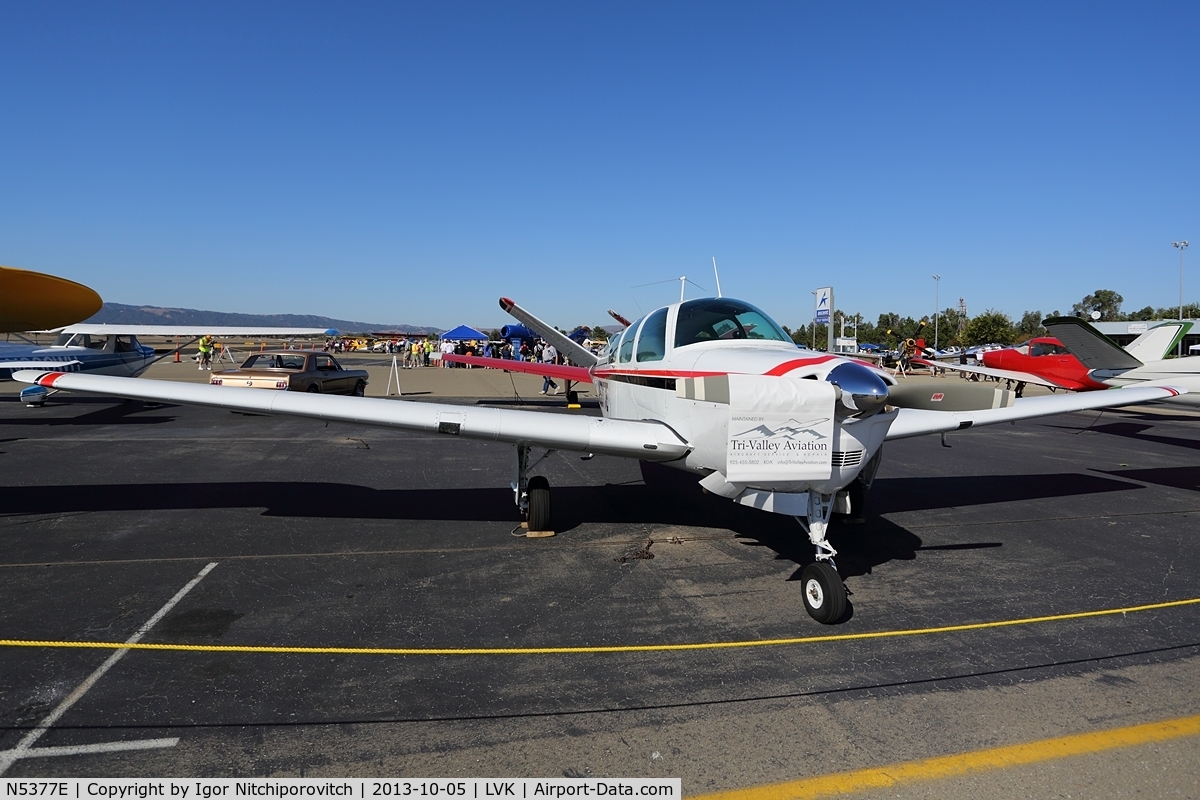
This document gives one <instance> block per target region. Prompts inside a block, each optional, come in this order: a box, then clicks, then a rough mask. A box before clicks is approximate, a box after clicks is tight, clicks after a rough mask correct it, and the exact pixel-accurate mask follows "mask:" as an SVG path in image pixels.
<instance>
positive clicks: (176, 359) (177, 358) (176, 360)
mask: <svg viewBox="0 0 1200 800" xmlns="http://www.w3.org/2000/svg"><path fill="white" fill-rule="evenodd" d="M175 363H176V364H178V363H179V351H178V350H176V351H175Z"/></svg>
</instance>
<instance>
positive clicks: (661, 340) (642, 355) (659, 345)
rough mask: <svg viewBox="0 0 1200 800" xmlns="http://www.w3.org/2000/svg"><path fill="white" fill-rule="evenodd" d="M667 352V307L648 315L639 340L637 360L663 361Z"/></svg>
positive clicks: (641, 361)
mask: <svg viewBox="0 0 1200 800" xmlns="http://www.w3.org/2000/svg"><path fill="white" fill-rule="evenodd" d="M666 354H667V309H665V308H660V309H659V310H658V311H655V312H654V313H653V314H651V315H650V316H648V317H646V322H645V324H643V325H642V329H641V332H640V333H639V334H638V340H637V360H638V362H639V363H643V362H646V361H662V360H663V357H664V356H666Z"/></svg>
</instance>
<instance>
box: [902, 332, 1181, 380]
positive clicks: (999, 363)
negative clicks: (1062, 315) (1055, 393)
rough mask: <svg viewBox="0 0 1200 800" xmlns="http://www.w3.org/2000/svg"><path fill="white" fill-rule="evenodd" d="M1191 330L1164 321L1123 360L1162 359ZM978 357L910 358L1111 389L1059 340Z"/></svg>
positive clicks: (987, 372)
mask: <svg viewBox="0 0 1200 800" xmlns="http://www.w3.org/2000/svg"><path fill="white" fill-rule="evenodd" d="M1190 328H1191V323H1190V322H1185V323H1182V324H1181V323H1178V322H1165V323H1162V324H1160V325H1156V326H1155V327H1153V328H1151V329H1150V330H1148V331H1146V332H1145V333H1143V334H1141V335H1140V336H1138V338H1136V339H1134V340H1133V341H1132V342H1130V343H1129V344H1128V345H1126V346H1125V348H1124V350H1125V352H1126V354H1127V356H1126V357H1127V358H1128V356H1133V359H1130V360H1131V361H1132V362H1134V363H1136V362H1137V360H1138V359H1140V360H1141V361H1158V360H1160V359H1163V358H1165V357H1166V354H1168V353H1170V352H1171V350H1172V349H1173V348H1174V346H1175V344H1177V343H1178V341H1179V339H1180V338H1182V337H1183V336H1184V335H1185V334H1186V333H1187V331H1188V330H1190ZM981 358H982V359H983V365H982V366H973V365H969V364H954V363H951V362H947V361H934V360H932V359H927V358H917V359H913V362H914V363H916V364H923V365H924V366H927V367H936V368H937V369H952V370H955V371H957V372H964V373H968V374H974V375H986V376H988V377H991V378H998V379H1000V380H1006V381H1014V382H1017V383H1035V384H1039V385H1041V386H1048V387H1050V388H1052V389H1069V390H1071V391H1075V392H1090V391H1095V390H1099V389H1108V388H1110V387H1111V384H1109V383H1103V382H1101V381H1099V380H1097V379H1096V378H1095V376H1093V375H1092V374H1091V372H1092V369H1091V368H1090V367H1088V366H1085V365H1084V364H1083V362H1081V361H1080V360H1079V359H1078V358H1077V357H1076V356H1075V355H1074V354H1073V353H1072V352H1071V350H1070V349H1068V348H1067V347H1066V346H1065V345H1064V344H1063V342H1062V341H1060V340H1059V339H1056V338H1055V337H1053V336H1037V337H1034V338H1032V339H1030V340H1029V341H1027V342H1022V343H1021V344H1018V345H1014V346H1012V347H1005V348H1003V349H1001V350H988V351H986V352H984V353H982V354H981Z"/></svg>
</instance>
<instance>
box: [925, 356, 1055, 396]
mask: <svg viewBox="0 0 1200 800" xmlns="http://www.w3.org/2000/svg"><path fill="white" fill-rule="evenodd" d="M913 363H914V364H923V365H924V366H926V367H937V368H938V369H952V370H954V371H955V372H967V373H971V374H974V375H987V376H988V377H990V378H999V379H1000V380H1002V381H1021V382H1022V383H1036V384H1038V385H1039V386H1049V387H1050V388H1051V389H1074V388H1075V387H1073V386H1064V385H1063V384H1061V383H1055V382H1054V381H1052V380H1050V379H1048V378H1043V377H1042V376H1041V375H1034V374H1033V373H1032V372H1018V371H1017V370H1014V369H996V368H995V367H982V366H979V367H977V366H973V365H971V364H948V363H946V362H944V361H937V362H933V361H930V360H928V359H925V358H914V359H913Z"/></svg>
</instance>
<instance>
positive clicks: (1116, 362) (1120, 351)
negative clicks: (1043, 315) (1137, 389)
mask: <svg viewBox="0 0 1200 800" xmlns="http://www.w3.org/2000/svg"><path fill="white" fill-rule="evenodd" d="M1042 324H1043V325H1044V326H1045V327H1046V330H1048V331H1050V332H1052V333H1053V334H1054V335H1055V336H1057V337H1058V338H1059V339H1060V340H1061V341H1062V343H1063V345H1064V346H1065V347H1066V348H1067V349H1068V350H1070V352H1071V354H1072V355H1074V356H1075V357H1076V358H1078V359H1079V361H1080V362H1081V363H1082V364H1083V366H1084V368H1085V369H1087V375H1088V379H1089V380H1092V381H1096V382H1099V383H1100V384H1101V385H1102V386H1104V387H1105V388H1108V387H1112V386H1133V385H1160V386H1161V385H1164V384H1167V383H1169V384H1171V385H1172V386H1177V385H1178V386H1182V387H1184V388H1186V389H1188V390H1189V391H1192V392H1197V394H1187V395H1181V396H1180V397H1177V398H1174V399H1173V400H1170V401H1169V402H1172V403H1175V404H1179V405H1187V406H1200V356H1184V357H1183V358H1162V357H1161V356H1160V357H1158V358H1154V359H1151V360H1147V361H1144V362H1143V361H1141V360H1140V359H1139V358H1138V357H1137V356H1136V355H1135V354H1134V352H1131V347H1132V345H1131V347H1126V348H1122V347H1121V346H1120V345H1118V344H1117V343H1116V342H1114V341H1113V340H1112V339H1109V338H1108V337H1107V336H1105V335H1104V334H1102V333H1100V331H1098V330H1096V329H1095V328H1093V327H1092V326H1091V325H1089V324H1088V323H1087V322H1086V321H1084V320H1082V319H1079V318H1078V317H1051V318H1050V319H1047V320H1045V321H1044V322H1043V323H1042ZM1169 326H1176V327H1180V328H1181V330H1180V333H1179V335H1178V336H1176V337H1174V338H1172V339H1171V340H1170V342H1169V343H1168V344H1167V347H1166V352H1168V353H1169V352H1171V351H1172V350H1174V349H1175V345H1176V343H1177V342H1178V341H1179V339H1180V338H1182V336H1183V335H1184V333H1186V332H1187V330H1188V328H1190V327H1191V323H1190V322H1184V323H1178V322H1172V323H1167V325H1166V326H1160V327H1169ZM1183 326H1186V327H1183ZM1155 330H1157V328H1155V329H1152V330H1150V331H1147V333H1153V332H1154V331H1155ZM1139 338H1140V337H1139ZM1163 338H1164V340H1165V339H1166V337H1165V336H1164V337H1163ZM1134 344H1136V340H1135V342H1134ZM1135 352H1140V353H1143V354H1145V353H1146V352H1147V350H1146V349H1145V348H1143V349H1141V350H1140V351H1135ZM1148 352H1150V353H1152V354H1153V353H1156V352H1157V349H1150V350H1149V351H1148Z"/></svg>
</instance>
